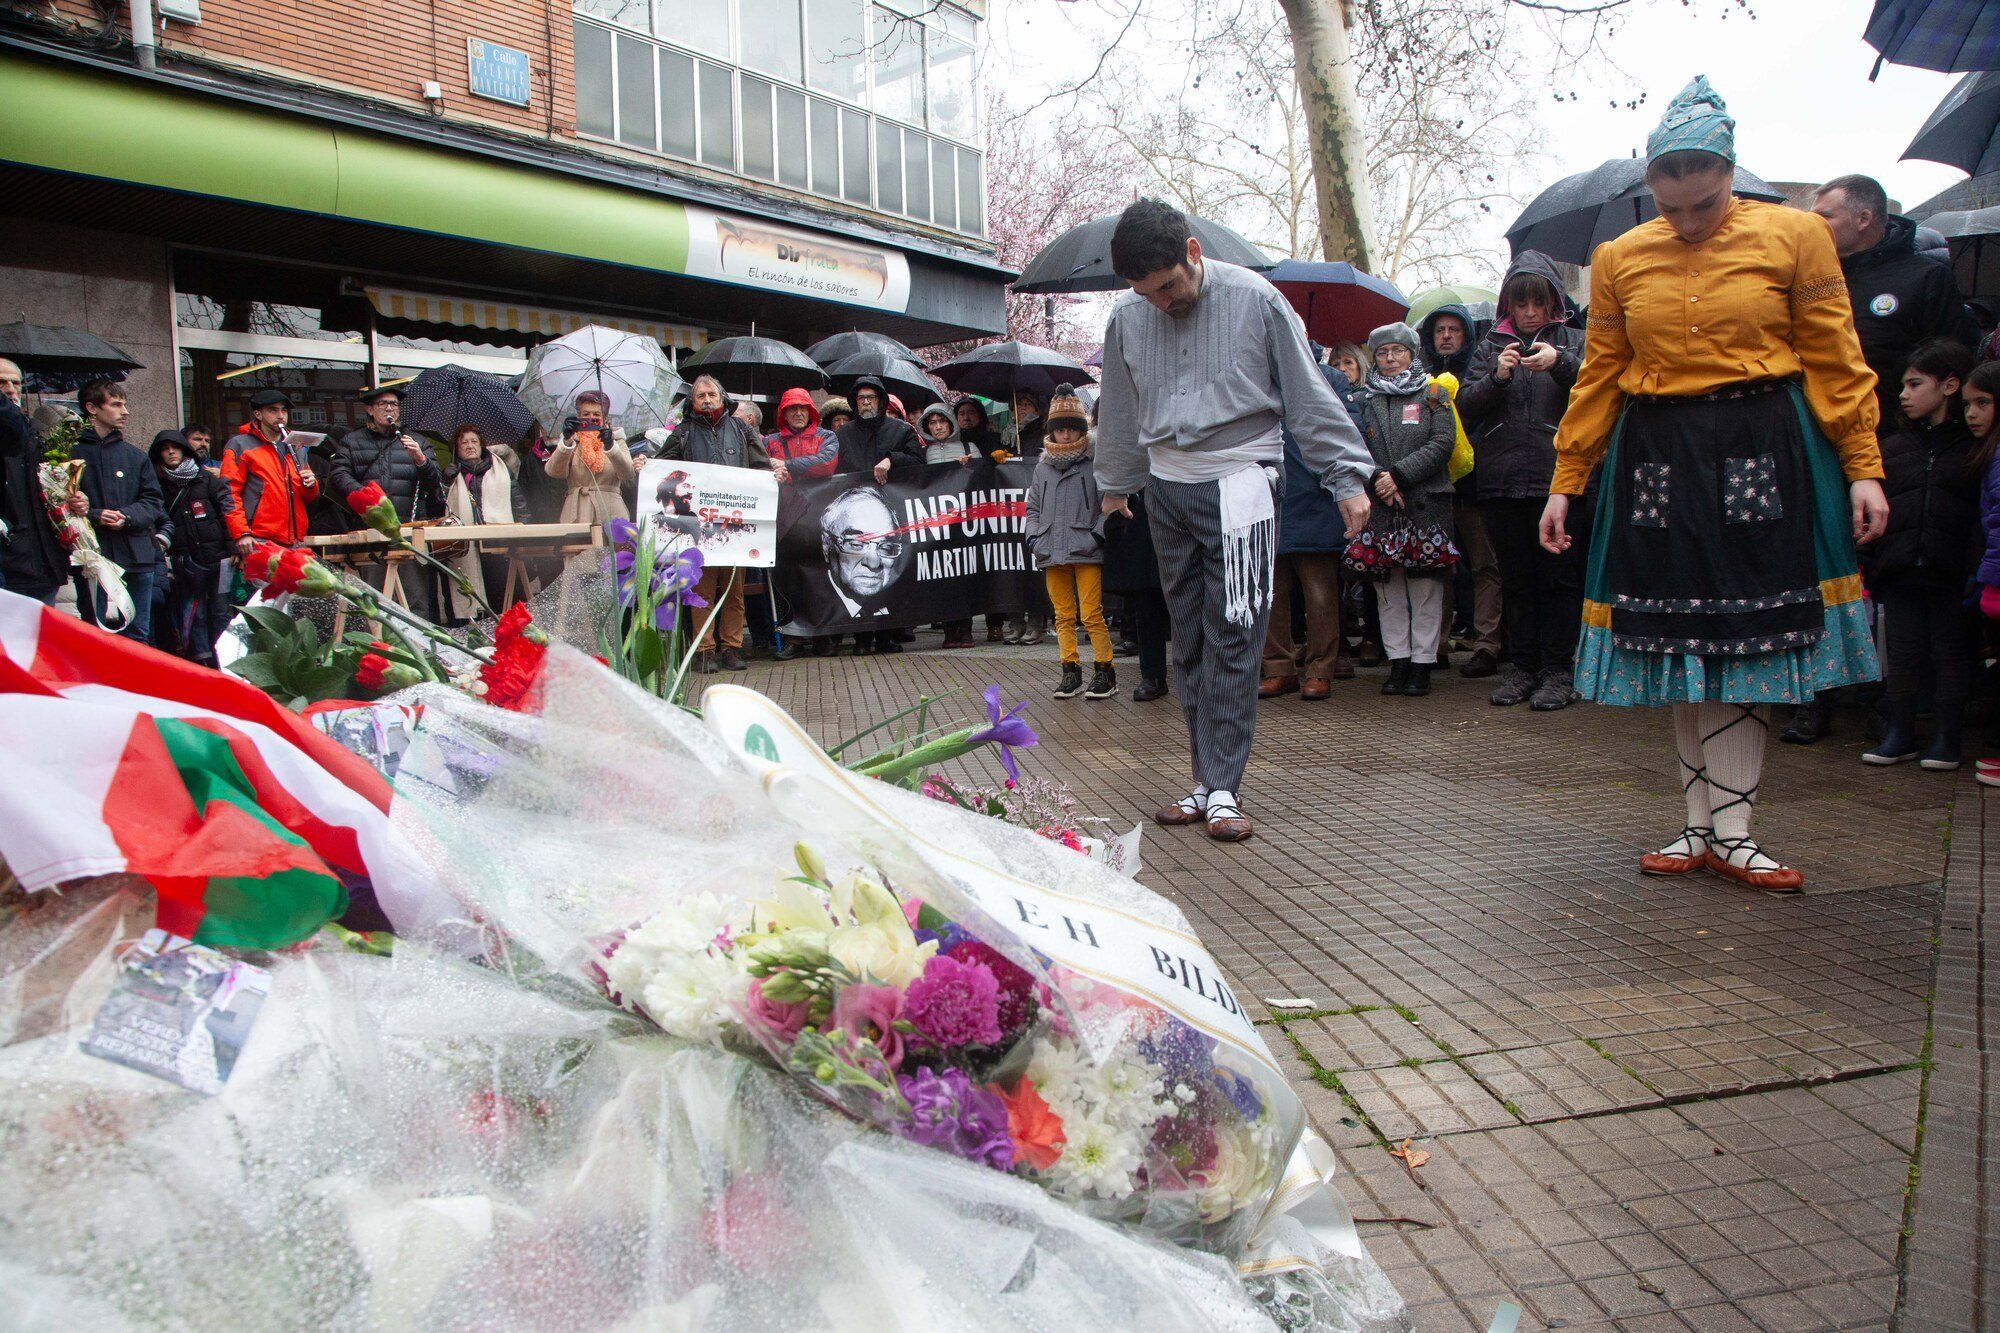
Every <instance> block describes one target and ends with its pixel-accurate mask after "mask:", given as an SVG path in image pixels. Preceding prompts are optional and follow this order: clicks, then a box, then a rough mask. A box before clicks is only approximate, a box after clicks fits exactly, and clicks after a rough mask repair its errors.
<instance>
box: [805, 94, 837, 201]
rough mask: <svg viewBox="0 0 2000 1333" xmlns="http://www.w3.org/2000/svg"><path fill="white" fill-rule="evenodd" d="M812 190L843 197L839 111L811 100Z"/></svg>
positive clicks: (830, 104) (829, 104)
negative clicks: (841, 188)
mask: <svg viewBox="0 0 2000 1333" xmlns="http://www.w3.org/2000/svg"><path fill="white" fill-rule="evenodd" d="M811 119H812V187H813V190H814V192H815V193H817V194H827V195H834V196H838V195H839V194H840V108H839V107H837V106H835V105H834V104H833V103H831V102H822V101H820V100H819V99H818V98H817V97H815V98H813V100H812V117H811Z"/></svg>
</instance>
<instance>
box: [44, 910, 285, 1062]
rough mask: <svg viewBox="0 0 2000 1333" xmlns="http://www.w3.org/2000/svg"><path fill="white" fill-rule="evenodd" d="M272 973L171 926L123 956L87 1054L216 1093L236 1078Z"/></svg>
mask: <svg viewBox="0 0 2000 1333" xmlns="http://www.w3.org/2000/svg"><path fill="white" fill-rule="evenodd" d="M270 990H271V974H270V973H269V972H267V971H265V970H264V969H263V968H261V967H253V966H251V965H250V964H249V963H244V962H239V961H237V960H236V959H234V958H230V957H227V956H225V955H223V954H220V953H217V952H216V951H215V950H214V949H210V948H205V947H204V946H202V945H199V944H191V943H189V942H188V941H187V940H184V939H182V938H181V937H180V936H178V935H169V934H168V933H167V932H166V931H164V930H149V931H147V932H146V934H145V936H144V937H143V938H142V939H140V940H139V942H138V943H137V944H135V945H133V946H132V948H131V950H130V951H129V952H127V953H126V955H125V956H124V957H123V958H121V959H120V960H119V962H118V979H117V980H116V981H114V982H113V983H112V986H111V993H110V994H109V995H108V996H106V997H105V1000H104V1005H103V1007H102V1008H100V1009H99V1010H98V1011H97V1018H96V1020H95V1021H94V1022H93V1023H92V1024H91V1029H90V1035H89V1036H87V1037H85V1038H84V1039H83V1043H82V1048H83V1051H84V1052H85V1054H88V1055H95V1056H97V1057H99V1058H100V1059H105V1060H110V1061H112V1062H113V1063H115V1064H121V1065H124V1066H126V1067H127V1068H130V1069H136V1070H139V1071H140V1072H141V1073H146V1074H152V1075H154V1076H155V1077H157V1078H163V1079H166V1080H167V1081H168V1082H169V1083H177V1084H179V1085H180V1086H181V1087H183V1088H186V1089H188V1090H189V1091H190V1092H199V1093H205V1094H207V1095H209V1096H213V1095H215V1094H216V1093H218V1092H221V1091H222V1085H223V1084H224V1083H226V1082H228V1081H229V1074H230V1071H231V1070H233V1069H234V1068H235V1067H236V1057H237V1056H238V1055H239V1054H241V1053H242V1050H243V1043H244V1042H245V1041H247V1040H248V1039H249V1036H250V1027H251V1024H253V1023H255V1022H256V1021H257V1013H258V1011H259V1010H260V1009H262V1008H263V1005H264V997H265V996H266V995H268V994H269V993H270Z"/></svg>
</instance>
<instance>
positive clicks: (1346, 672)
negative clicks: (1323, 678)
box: [1332, 657, 1354, 680]
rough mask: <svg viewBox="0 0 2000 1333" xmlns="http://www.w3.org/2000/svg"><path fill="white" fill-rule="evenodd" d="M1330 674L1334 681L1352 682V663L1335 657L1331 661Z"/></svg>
mask: <svg viewBox="0 0 2000 1333" xmlns="http://www.w3.org/2000/svg"><path fill="white" fill-rule="evenodd" d="M1332 674H1333V678H1334V679H1335V680H1353V679H1354V663H1352V662H1350V661H1348V660H1347V659H1346V658H1344V657H1336V658H1334V659H1333V673H1332Z"/></svg>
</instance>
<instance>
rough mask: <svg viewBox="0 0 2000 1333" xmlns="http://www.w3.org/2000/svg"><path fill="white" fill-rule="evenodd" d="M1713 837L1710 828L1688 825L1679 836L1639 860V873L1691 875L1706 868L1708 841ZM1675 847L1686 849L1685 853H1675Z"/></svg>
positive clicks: (1713, 834) (1712, 830)
mask: <svg viewBox="0 0 2000 1333" xmlns="http://www.w3.org/2000/svg"><path fill="white" fill-rule="evenodd" d="M1714 836H1715V830H1714V829H1712V828H1701V827H1698V826H1696V825H1693V824H1690V825H1688V826H1687V827H1686V828H1684V829H1682V830H1681V835H1680V837H1678V838H1675V839H1674V840H1673V841H1672V842H1670V843H1668V844H1667V845H1666V846H1665V847H1663V848H1661V849H1660V850H1659V851H1657V852H1647V853H1646V854H1645V855H1644V856H1642V857H1640V858H1639V873H1640V874H1642V875H1692V874H1693V873H1694V872H1695V871H1697V870H1706V869H1707V868H1708V846H1709V840H1710V839H1711V838H1713V837H1714ZM1676 847H1686V848H1687V849H1688V850H1687V851H1685V852H1677V851H1675V850H1674V848H1676Z"/></svg>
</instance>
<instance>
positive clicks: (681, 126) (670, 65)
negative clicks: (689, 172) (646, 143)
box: [660, 47, 695, 158]
mask: <svg viewBox="0 0 2000 1333" xmlns="http://www.w3.org/2000/svg"><path fill="white" fill-rule="evenodd" d="M694 124H695V105H694V61H693V59H692V58H690V57H688V56H684V55H682V54H681V53H680V52H678V51H669V50H667V49H666V48H665V47H662V48H660V147H661V148H663V149H665V150H666V151H667V152H669V153H672V154H673V155H674V156H676V157H687V158H692V157H693V156H694Z"/></svg>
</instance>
